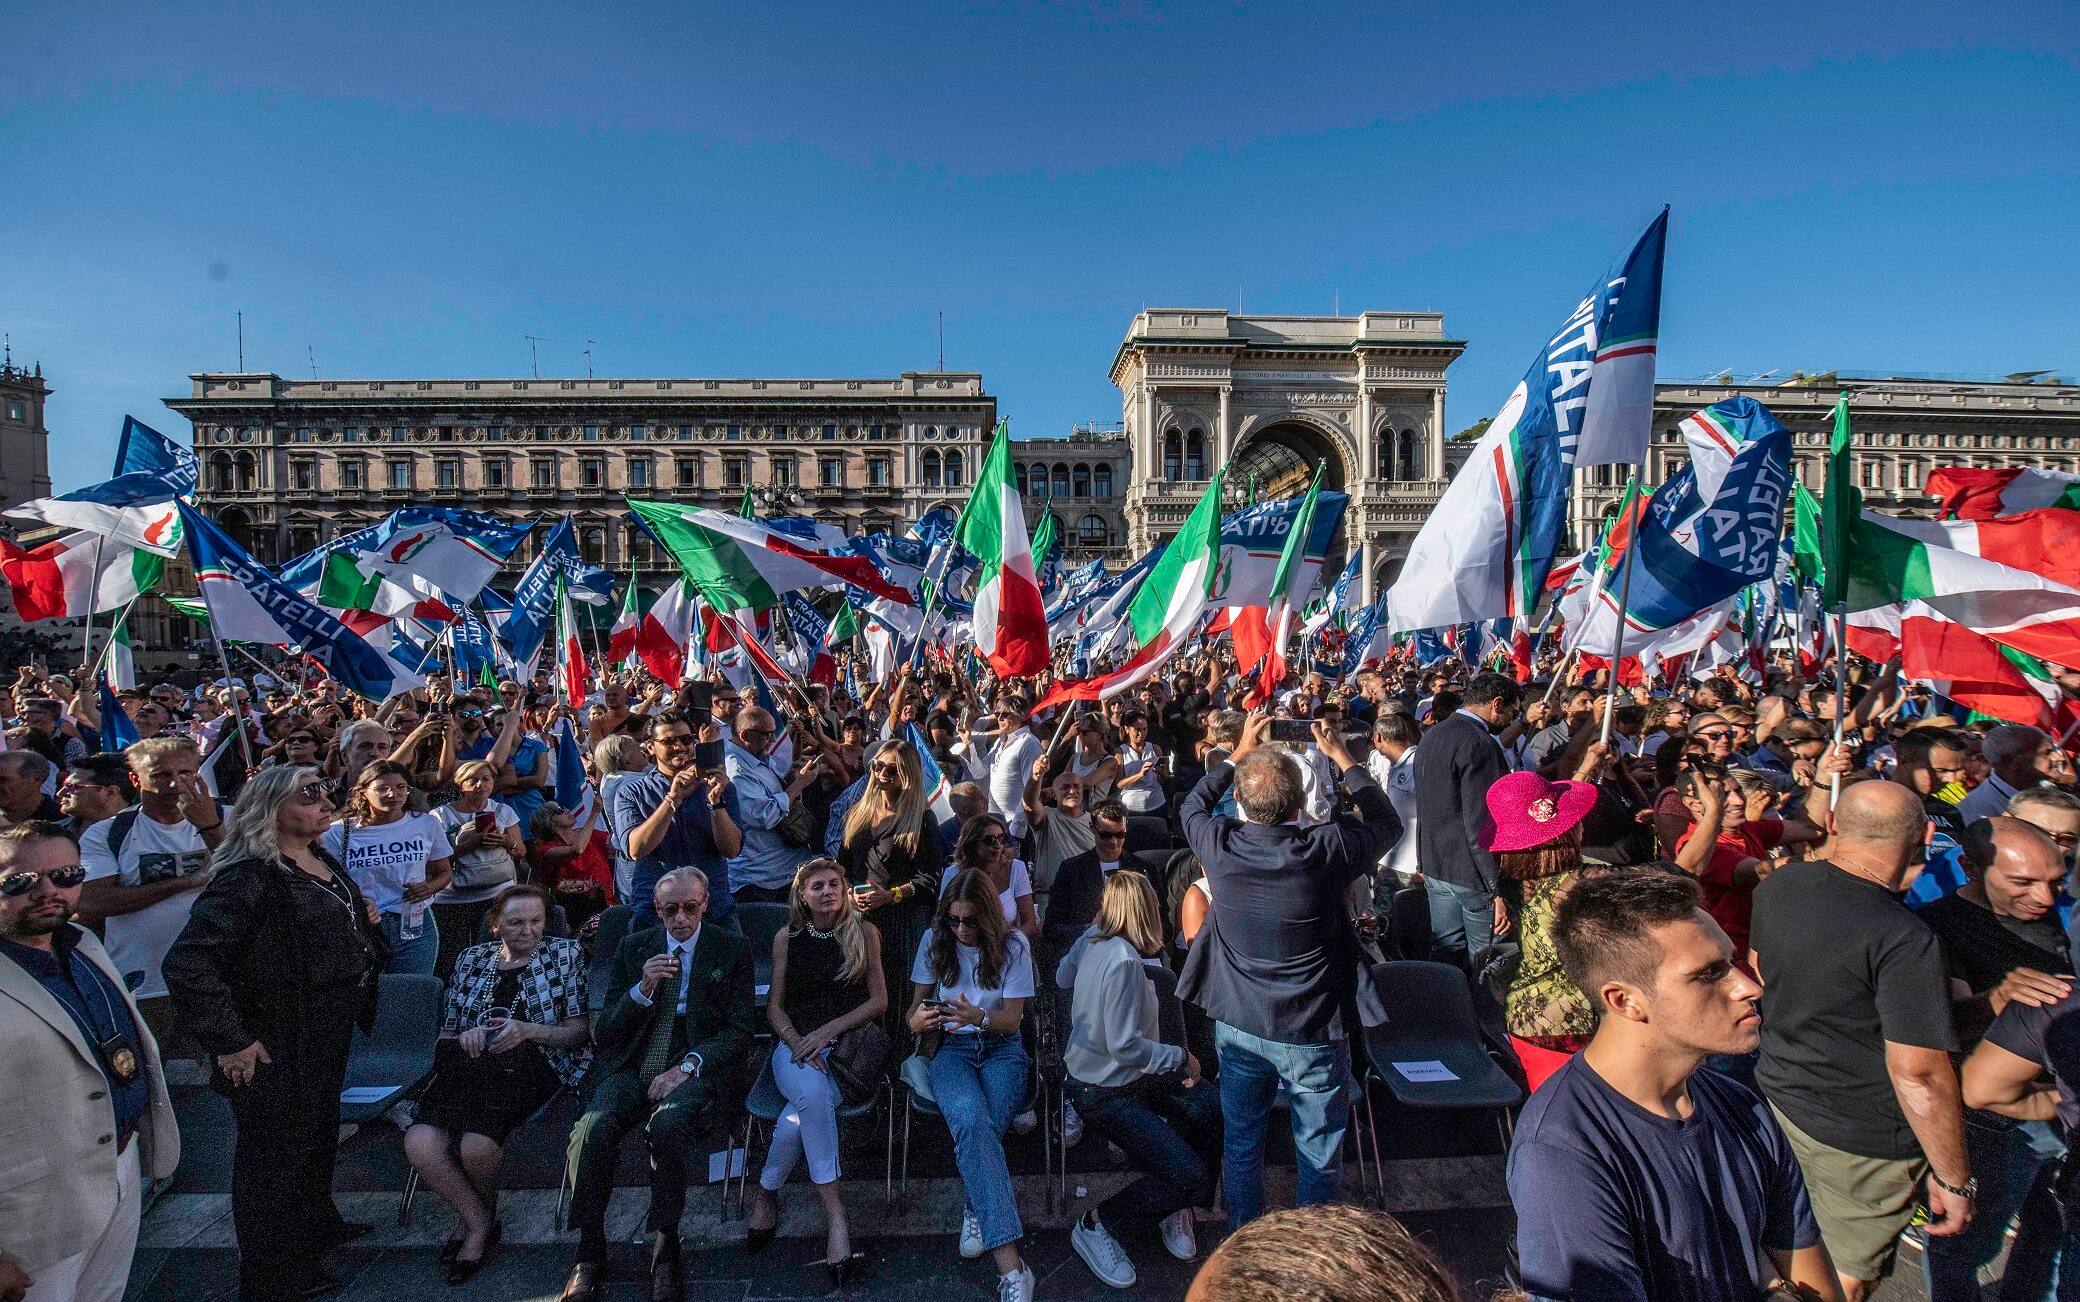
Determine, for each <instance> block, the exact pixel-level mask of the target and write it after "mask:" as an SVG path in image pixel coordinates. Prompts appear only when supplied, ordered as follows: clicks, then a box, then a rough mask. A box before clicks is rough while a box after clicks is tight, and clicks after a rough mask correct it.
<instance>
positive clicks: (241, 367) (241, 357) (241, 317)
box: [238, 312, 246, 375]
mask: <svg viewBox="0 0 2080 1302" xmlns="http://www.w3.org/2000/svg"><path fill="white" fill-rule="evenodd" d="M245 370H246V314H245V313H244V312H240V313H239V314H238V372H239V374H241V375H243V374H245Z"/></svg>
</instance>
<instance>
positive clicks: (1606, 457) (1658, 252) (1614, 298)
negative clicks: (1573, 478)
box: [1574, 208, 1668, 466]
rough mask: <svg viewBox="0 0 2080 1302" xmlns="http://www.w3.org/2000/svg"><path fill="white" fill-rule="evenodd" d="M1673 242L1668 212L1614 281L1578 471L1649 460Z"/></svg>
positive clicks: (1585, 418) (1578, 454)
mask: <svg viewBox="0 0 2080 1302" xmlns="http://www.w3.org/2000/svg"><path fill="white" fill-rule="evenodd" d="M1667 244H1668V209H1667V208H1663V209H1662V210H1661V215H1660V216H1659V217H1656V218H1655V219H1654V220H1653V221H1651V222H1649V223H1647V229H1646V232H1645V233H1644V234H1642V235H1641V236H1640V237H1639V241H1638V243H1636V244H1634V245H1633V246H1632V253H1631V254H1630V255H1629V256H1628V257H1627V258H1626V259H1625V262H1624V264H1623V265H1622V266H1620V267H1619V269H1618V272H1617V274H1616V275H1615V276H1614V277H1612V279H1611V281H1610V284H1609V286H1608V289H1609V290H1610V302H1609V304H1608V305H1607V306H1606V308H1605V309H1604V319H1603V322H1602V324H1601V326H1600V327H1599V329H1598V331H1597V337H1596V362H1595V365H1594V367H1593V368H1592V369H1591V371H1590V376H1589V405H1588V407H1587V408H1586V409H1585V410H1584V411H1583V413H1582V438H1581V443H1580V444H1579V445H1578V446H1577V447H1576V448H1575V454H1574V463H1575V464H1576V465H1578V466H1595V465H1604V464H1608V463H1611V462H1620V463H1622V462H1630V463H1632V464H1633V465H1642V464H1644V463H1645V462H1646V459H1647V441H1648V439H1649V438H1650V437H1651V436H1652V435H1653V432H1654V360H1655V356H1656V353H1657V350H1658V348H1659V345H1660V336H1661V262H1662V252H1663V250H1664V249H1665V248H1666V247H1667Z"/></svg>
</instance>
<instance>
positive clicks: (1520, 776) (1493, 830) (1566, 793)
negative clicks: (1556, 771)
mask: <svg viewBox="0 0 2080 1302" xmlns="http://www.w3.org/2000/svg"><path fill="white" fill-rule="evenodd" d="M1595 805H1596V787H1595V785H1594V784H1592V783H1588V782H1548V781H1546V780H1545V779H1544V778H1542V777H1540V776H1539V775H1538V774H1536V773H1506V774H1504V775H1503V776H1502V777H1500V778H1498V779H1497V780H1496V782H1495V785H1494V786H1492V787H1489V788H1488V821H1487V823H1486V824H1484V825H1483V826H1482V828H1481V848H1482V849H1483V850H1487V851H1490V852H1493V851H1497V850H1530V849H1534V848H1536V847H1538V846H1541V845H1545V844H1546V843H1547V842H1549V841H1557V840H1559V839H1560V838H1561V837H1563V836H1565V835H1567V833H1568V831H1569V830H1570V829H1572V828H1573V827H1574V825H1575V824H1577V823H1579V822H1581V821H1582V820H1583V819H1584V818H1587V817H1588V816H1589V811H1590V810H1591V809H1593V808H1594V807H1595Z"/></svg>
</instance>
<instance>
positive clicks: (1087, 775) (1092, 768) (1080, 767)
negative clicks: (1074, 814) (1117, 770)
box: [1069, 752, 1112, 804]
mask: <svg viewBox="0 0 2080 1302" xmlns="http://www.w3.org/2000/svg"><path fill="white" fill-rule="evenodd" d="M1111 758H1112V757H1111V756H1110V755H1106V754H1104V753H1103V752H1100V753H1099V755H1098V758H1096V759H1094V760H1092V761H1091V762H1090V763H1088V764H1086V763H1084V762H1083V761H1082V760H1080V759H1078V758H1077V757H1076V755H1075V753H1073V752H1072V753H1071V754H1070V756H1069V771H1070V772H1072V773H1074V774H1075V775H1076V776H1077V778H1078V779H1079V780H1080V781H1081V782H1082V783H1083V784H1084V785H1085V786H1086V787H1090V795H1089V796H1088V797H1086V798H1085V803H1086V804H1087V803H1089V801H1091V800H1103V799H1104V798H1105V797H1106V796H1109V795H1111V794H1112V784H1111V783H1110V782H1108V783H1106V784H1105V785H1104V786H1103V787H1093V786H1091V774H1093V773H1096V772H1097V771H1098V769H1099V768H1100V767H1102V766H1103V765H1104V763H1105V761H1106V760H1108V759H1111Z"/></svg>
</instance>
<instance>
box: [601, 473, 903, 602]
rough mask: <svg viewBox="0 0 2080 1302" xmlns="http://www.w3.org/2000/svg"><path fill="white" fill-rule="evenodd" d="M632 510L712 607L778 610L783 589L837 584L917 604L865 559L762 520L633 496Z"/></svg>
mask: <svg viewBox="0 0 2080 1302" xmlns="http://www.w3.org/2000/svg"><path fill="white" fill-rule="evenodd" d="M628 509H629V510H631V511H634V512H635V513H636V514H637V515H638V516H640V517H641V518H642V521H643V523H644V524H645V525H647V526H649V529H650V532H651V533H653V534H655V535H656V536H657V539H658V541H659V542H662V543H663V544H664V545H665V550H667V551H669V552H671V554H672V558H673V559H674V560H676V561H678V562H679V569H680V571H681V572H682V573H684V574H685V576H686V580H687V582H689V583H691V584H692V585H693V586H694V588H695V589H696V590H698V591H699V593H700V594H701V597H702V598H703V599H704V600H705V601H706V602H707V603H708V605H709V607H710V608H711V609H713V610H717V611H734V610H765V609H767V608H769V607H771V606H775V605H778V604H779V602H780V594H782V593H784V592H793V591H796V590H798V589H801V588H820V587H823V586H824V585H826V584H828V583H830V582H832V581H833V580H836V579H843V580H844V581H845V582H847V583H851V584H854V585H855V586H858V587H861V588H864V589H866V590H867V591H868V592H871V593H873V594H874V595H875V596H877V597H886V598H888V599H889V600H890V601H893V602H896V603H898V604H900V605H905V606H908V605H912V604H914V603H913V602H912V600H911V597H910V594H909V593H908V592H905V591H904V590H903V589H901V588H898V587H896V586H894V585H893V584H891V583H889V582H888V580H886V579H884V578H882V577H881V571H879V570H877V569H875V568H874V563H873V562H872V561H870V560H868V559H867V558H866V557H864V556H855V555H853V554H852V553H850V552H830V551H825V550H824V549H823V548H822V547H821V546H820V545H818V544H817V543H814V542H811V541H809V540H807V539H803V538H796V537H791V536H789V535H786V534H782V533H780V532H778V531H777V530H774V529H772V528H770V527H768V526H766V525H763V524H760V523H759V522H758V521H756V520H748V519H745V518H744V517H742V516H736V515H729V514H726V513H724V512H722V511H710V510H707V509H705V508H701V507H691V506H682V505H680V504H679V503H676V502H649V501H640V500H638V499H636V498H629V499H628Z"/></svg>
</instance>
